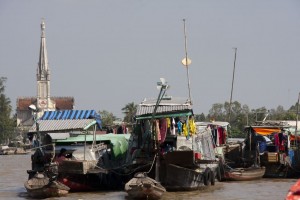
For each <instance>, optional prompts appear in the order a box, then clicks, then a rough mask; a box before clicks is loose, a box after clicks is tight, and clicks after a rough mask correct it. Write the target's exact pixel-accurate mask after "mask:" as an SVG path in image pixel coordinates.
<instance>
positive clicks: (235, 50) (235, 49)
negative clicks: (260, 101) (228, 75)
mask: <svg viewBox="0 0 300 200" xmlns="http://www.w3.org/2000/svg"><path fill="white" fill-rule="evenodd" d="M233 49H234V63H233V73H232V82H231V93H230V101H229V118H228V122H229V123H230V120H231V104H232V93H233V84H234V73H235V62H236V52H237V48H236V47H235V48H233Z"/></svg>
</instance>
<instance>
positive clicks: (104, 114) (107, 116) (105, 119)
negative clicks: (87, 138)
mask: <svg viewBox="0 0 300 200" xmlns="http://www.w3.org/2000/svg"><path fill="white" fill-rule="evenodd" d="M99 114H100V116H101V120H102V127H103V128H104V127H107V126H112V125H113V122H114V121H115V120H116V119H117V117H115V116H114V115H113V114H112V113H111V112H108V111H106V110H102V111H99Z"/></svg>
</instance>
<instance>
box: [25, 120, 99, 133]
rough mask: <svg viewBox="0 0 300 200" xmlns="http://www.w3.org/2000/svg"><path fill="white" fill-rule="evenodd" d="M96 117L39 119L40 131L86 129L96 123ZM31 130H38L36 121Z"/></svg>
mask: <svg viewBox="0 0 300 200" xmlns="http://www.w3.org/2000/svg"><path fill="white" fill-rule="evenodd" d="M95 122H96V120H95V119H65V120H38V121H37V123H38V124H39V131H40V132H51V131H53V132H55V131H70V130H84V129H85V128H86V127H87V126H89V125H90V124H92V123H95ZM29 132H37V131H36V123H34V124H33V126H32V127H31V128H30V129H29Z"/></svg>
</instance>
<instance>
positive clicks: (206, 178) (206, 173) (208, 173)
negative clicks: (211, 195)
mask: <svg viewBox="0 0 300 200" xmlns="http://www.w3.org/2000/svg"><path fill="white" fill-rule="evenodd" d="M203 178H204V179H203V183H204V185H206V186H209V185H210V184H211V170H210V169H209V168H206V169H205V171H204V174H203Z"/></svg>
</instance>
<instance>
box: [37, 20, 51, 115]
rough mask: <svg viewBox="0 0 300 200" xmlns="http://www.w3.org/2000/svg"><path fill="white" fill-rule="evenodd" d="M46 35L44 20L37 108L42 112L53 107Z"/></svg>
mask: <svg viewBox="0 0 300 200" xmlns="http://www.w3.org/2000/svg"><path fill="white" fill-rule="evenodd" d="M45 35H46V34H45V21H44V19H42V22H41V44H40V55H39V63H38V67H37V107H38V108H39V109H40V110H42V111H44V110H49V109H51V108H52V107H53V106H52V105H51V100H50V68H49V66H48V55H47V48H46V37H45Z"/></svg>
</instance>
